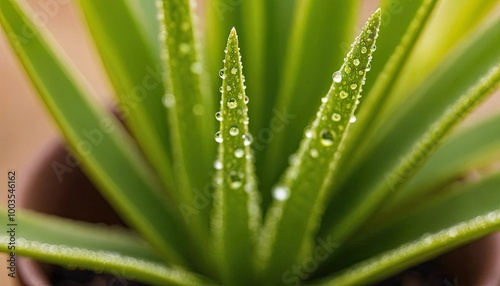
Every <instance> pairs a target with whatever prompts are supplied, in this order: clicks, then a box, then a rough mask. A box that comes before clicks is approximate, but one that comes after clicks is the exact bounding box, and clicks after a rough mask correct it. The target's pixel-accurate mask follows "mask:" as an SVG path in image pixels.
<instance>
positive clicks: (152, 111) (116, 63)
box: [79, 0, 180, 202]
mask: <svg viewBox="0 0 500 286" xmlns="http://www.w3.org/2000/svg"><path fill="white" fill-rule="evenodd" d="M148 2H149V3H151V2H152V1H144V3H148ZM79 3H80V5H81V7H82V10H83V12H84V15H85V17H86V19H87V24H88V26H89V28H90V31H91V33H92V36H93V38H94V42H95V44H96V45H97V50H98V51H99V54H100V56H101V60H102V61H103V63H104V66H105V67H106V70H107V72H108V75H109V78H110V79H111V82H112V83H113V86H114V89H115V93H116V95H117V97H118V99H119V100H120V105H119V106H118V113H119V114H120V116H121V117H122V119H124V120H125V122H126V124H127V126H129V127H130V129H131V131H132V134H133V135H134V137H135V138H136V140H137V142H138V143H139V145H140V147H141V149H142V150H143V152H144V154H145V155H146V157H147V159H148V160H149V162H150V163H151V165H152V166H153V167H154V168H155V170H156V171H157V173H158V177H159V178H160V179H161V180H162V182H163V185H164V188H165V189H166V190H167V191H169V195H170V196H172V197H173V198H174V199H176V200H177V201H178V202H179V201H180V200H179V198H178V196H179V194H180V193H179V192H173V190H174V187H173V186H174V178H173V173H172V172H173V171H172V166H171V159H170V158H171V154H170V152H169V140H168V137H167V136H168V130H167V124H165V118H166V116H167V115H166V110H165V107H164V106H163V105H162V104H161V101H162V98H163V95H164V94H165V91H164V88H163V79H162V76H163V70H162V66H161V64H159V54H158V55H156V54H155V52H156V51H157V49H158V48H155V47H154V45H155V44H157V43H156V42H151V39H150V38H149V37H148V36H149V35H148V34H147V27H146V26H145V25H146V24H145V23H143V21H144V19H143V18H142V17H141V16H142V15H141V14H140V13H139V11H141V10H138V9H136V8H137V7H136V4H137V3H135V2H134V1H99V0H89V1H87V0H82V1H79ZM153 4H154V3H153ZM154 7H155V8H156V6H154ZM109 11H113V13H112V14H110V13H109ZM155 17H156V15H155ZM155 23H156V24H157V22H155ZM123 31H127V33H123ZM156 37H158V34H157V35H156ZM123 47H127V48H126V49H124V48H123Z"/></svg>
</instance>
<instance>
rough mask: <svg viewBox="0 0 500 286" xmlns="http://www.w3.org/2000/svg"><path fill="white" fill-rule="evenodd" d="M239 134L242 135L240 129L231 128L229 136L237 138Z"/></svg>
mask: <svg viewBox="0 0 500 286" xmlns="http://www.w3.org/2000/svg"><path fill="white" fill-rule="evenodd" d="M239 133H240V130H239V129H238V127H236V126H233V127H231V128H229V135H231V136H236V135H238V134H239Z"/></svg>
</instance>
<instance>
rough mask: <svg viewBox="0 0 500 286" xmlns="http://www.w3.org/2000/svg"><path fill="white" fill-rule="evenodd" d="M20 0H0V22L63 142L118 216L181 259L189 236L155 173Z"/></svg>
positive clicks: (174, 259)
mask: <svg viewBox="0 0 500 286" xmlns="http://www.w3.org/2000/svg"><path fill="white" fill-rule="evenodd" d="M19 3H20V2H17V1H12V0H1V1H0V23H1V24H2V26H3V28H4V30H5V32H6V35H7V37H8V40H9V41H10V43H11V45H12V47H13V49H14V51H15V52H16V53H17V56H18V58H19V60H20V62H21V64H22V65H23V66H24V68H25V70H26V72H27V74H28V75H29V76H30V78H31V80H32V82H33V84H34V86H35V87H36V89H37V90H38V92H39V94H40V97H41V99H42V100H43V101H44V103H45V105H46V107H47V108H48V110H49V112H50V113H51V115H52V116H53V117H54V119H55V121H56V122H57V123H58V124H59V127H60V129H61V131H62V133H63V134H64V136H65V138H66V140H67V142H68V143H69V145H70V146H71V147H72V149H73V150H74V151H75V153H76V154H77V156H78V157H79V158H81V160H82V166H83V169H84V171H85V172H86V173H87V175H88V176H89V178H90V179H92V181H93V182H94V183H95V185H96V186H97V187H98V188H99V189H100V190H101V192H102V194H103V195H104V197H106V199H107V200H108V201H109V202H110V203H111V205H112V206H113V207H114V209H115V210H116V211H117V212H118V213H119V214H120V216H121V217H122V218H123V219H124V220H125V221H126V222H127V223H129V225H130V226H132V227H133V228H135V229H136V230H137V231H138V232H139V233H140V234H141V235H143V236H144V238H145V239H146V240H148V241H149V242H150V243H151V244H153V245H154V246H155V247H156V248H157V249H158V250H159V252H160V253H161V255H163V256H164V257H165V258H167V259H168V260H170V261H172V262H177V263H180V264H181V263H184V262H185V257H186V256H187V255H188V253H189V251H190V247H189V239H187V237H186V235H185V233H184V232H183V230H182V226H180V225H179V223H178V220H177V217H175V216H174V215H173V214H172V213H171V212H169V210H170V209H171V208H172V206H171V205H167V203H166V200H165V198H164V196H163V195H162V192H161V189H160V188H159V185H158V183H157V179H156V178H155V177H154V176H153V175H151V170H150V169H149V167H148V165H147V164H146V162H145V160H144V159H143V157H142V156H141V154H140V152H139V150H137V148H136V147H135V144H134V142H133V141H132V138H131V137H130V136H129V135H128V134H127V132H126V131H125V130H124V129H123V127H122V126H121V125H120V123H118V122H117V120H116V119H115V118H114V117H113V116H112V115H111V114H108V113H107V112H106V110H105V109H104V108H103V107H100V106H97V105H96V104H94V103H93V102H91V101H89V100H88V98H87V96H86V95H88V94H90V91H89V90H88V88H87V87H86V86H85V85H84V84H83V83H82V82H81V81H80V78H79V77H77V73H76V72H75V71H73V70H71V69H69V68H68V66H67V65H66V64H64V63H63V61H61V59H60V56H58V55H60V54H61V52H60V51H58V50H57V49H55V48H54V44H53V42H52V41H51V40H50V37H48V36H47V35H44V33H43V30H40V29H36V28H35V26H34V24H33V23H32V22H31V21H30V20H29V18H28V15H26V14H25V12H23V10H22V9H21V8H20V6H19V5H20V4H19Z"/></svg>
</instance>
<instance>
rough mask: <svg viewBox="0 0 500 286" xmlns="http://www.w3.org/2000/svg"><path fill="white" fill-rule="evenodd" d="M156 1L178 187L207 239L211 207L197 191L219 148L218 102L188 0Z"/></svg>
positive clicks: (192, 222) (192, 223)
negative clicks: (200, 205) (201, 202)
mask: <svg viewBox="0 0 500 286" xmlns="http://www.w3.org/2000/svg"><path fill="white" fill-rule="evenodd" d="M158 3H159V5H160V7H159V10H160V16H159V17H160V25H161V29H162V31H161V37H162V45H163V53H162V55H163V59H164V63H165V66H166V68H165V70H167V71H168V73H167V74H166V80H165V81H166V83H167V85H168V87H167V94H166V95H165V100H164V103H166V106H167V107H168V109H169V110H168V111H169V112H168V115H169V117H168V119H169V123H170V129H171V130H170V131H171V132H170V136H171V142H172V152H173V156H174V157H173V160H174V165H175V166H176V168H175V171H176V173H175V176H176V178H177V180H178V181H177V183H178V184H177V186H178V188H179V189H178V190H177V192H179V193H181V194H183V196H184V198H183V202H184V203H183V206H187V207H191V208H194V209H197V210H196V212H197V215H195V216H194V217H193V216H191V215H190V216H186V215H184V217H185V220H186V222H188V225H189V228H190V230H191V231H192V232H193V235H194V233H196V235H201V236H202V237H207V238H208V234H207V231H208V225H209V220H208V218H209V209H210V208H209V206H208V205H206V206H205V207H203V208H196V204H195V202H194V199H193V197H194V193H195V192H196V191H200V190H205V189H207V187H208V186H209V182H210V176H209V171H210V169H211V162H212V161H213V158H212V154H214V151H215V143H214V140H213V134H214V132H215V128H214V122H213V121H214V120H213V116H214V113H215V112H214V106H213V103H212V97H211V92H210V89H209V88H208V86H207V85H206V80H205V79H204V76H205V74H204V66H203V64H202V62H201V59H200V56H199V52H198V49H199V47H198V42H197V38H196V35H195V31H194V24H193V23H194V22H193V18H192V13H191V7H190V1H189V0H163V1H159V2H158ZM205 199H207V200H208V198H205ZM204 232H205V233H204ZM198 240H199V239H198Z"/></svg>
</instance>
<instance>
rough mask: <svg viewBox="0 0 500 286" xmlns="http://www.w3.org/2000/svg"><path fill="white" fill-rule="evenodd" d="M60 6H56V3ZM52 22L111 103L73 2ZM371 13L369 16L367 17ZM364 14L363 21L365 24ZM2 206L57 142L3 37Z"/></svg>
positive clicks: (499, 104)
mask: <svg viewBox="0 0 500 286" xmlns="http://www.w3.org/2000/svg"><path fill="white" fill-rule="evenodd" d="M27 2H28V3H29V4H30V5H31V6H32V7H33V8H34V9H35V10H36V11H44V8H43V7H42V6H41V3H46V1H40V0H29V1H27ZM54 2H55V1H54ZM61 2H66V1H61ZM366 2H367V4H368V5H367V7H370V9H364V11H366V12H368V11H373V8H372V7H373V6H375V5H376V4H377V1H373V0H371V1H366ZM53 11H55V12H54V13H53V15H51V17H49V21H48V23H47V27H48V28H49V30H50V31H51V32H52V33H53V35H54V37H55V38H56V40H57V41H58V42H59V44H60V45H61V46H62V48H63V49H64V50H65V51H66V53H67V54H68V56H69V58H71V59H72V60H73V61H74V64H75V65H76V66H77V67H78V69H79V70H80V71H81V72H82V74H83V76H84V77H85V78H86V79H87V80H88V81H89V82H90V83H91V86H92V87H93V88H94V90H95V94H94V95H95V97H96V98H99V100H102V101H106V100H109V98H110V94H111V92H110V87H109V85H108V83H107V81H106V80H105V78H106V77H105V75H104V73H103V71H102V67H101V66H100V63H99V61H98V59H97V57H96V52H95V50H94V47H93V46H92V45H91V42H90V41H89V36H88V34H87V32H86V30H85V27H84V26H83V25H82V21H81V17H80V15H79V13H78V11H77V10H75V9H74V7H73V6H72V2H69V3H68V4H61V5H58V6H57V9H54V10H53ZM365 14H366V13H365ZM365 18H366V15H361V16H360V19H365ZM0 90H1V93H2V95H1V96H0V132H1V136H0V186H1V187H0V201H1V202H2V203H3V204H5V200H4V198H5V197H6V188H5V187H4V186H5V185H6V178H5V177H6V174H7V170H9V169H13V170H16V171H17V172H18V179H19V178H20V179H21V182H22V178H23V170H25V168H26V166H27V165H28V164H29V162H30V160H32V159H33V157H34V156H35V155H36V154H37V152H39V150H40V149H41V147H42V146H44V145H46V144H48V143H49V142H51V141H53V140H54V139H55V138H57V136H58V134H57V130H56V128H55V125H54V124H53V122H52V119H51V118H50V117H48V116H47V114H46V113H45V110H44V108H43V106H42V104H41V102H40V101H39V100H38V98H37V96H36V93H35V91H34V89H33V88H32V87H31V85H30V83H29V82H28V81H27V78H26V77H25V75H24V72H23V71H22V70H21V68H20V66H19V64H18V63H17V61H16V60H15V58H14V55H13V53H12V51H11V50H10V47H8V46H7V43H6V40H5V38H4V36H3V33H0ZM494 110H496V111H499V110H500V94H498V92H497V95H496V96H495V97H493V98H491V99H490V100H489V101H488V102H487V103H485V104H483V106H482V107H481V109H480V110H479V111H478V112H476V114H475V115H474V116H473V117H474V118H477V117H481V116H485V115H486V114H487V113H490V112H492V111H494ZM0 260H1V261H2V262H1V263H0V269H1V270H0V285H14V284H11V283H12V282H13V281H11V280H12V279H6V274H5V259H4V257H2V256H0Z"/></svg>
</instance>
